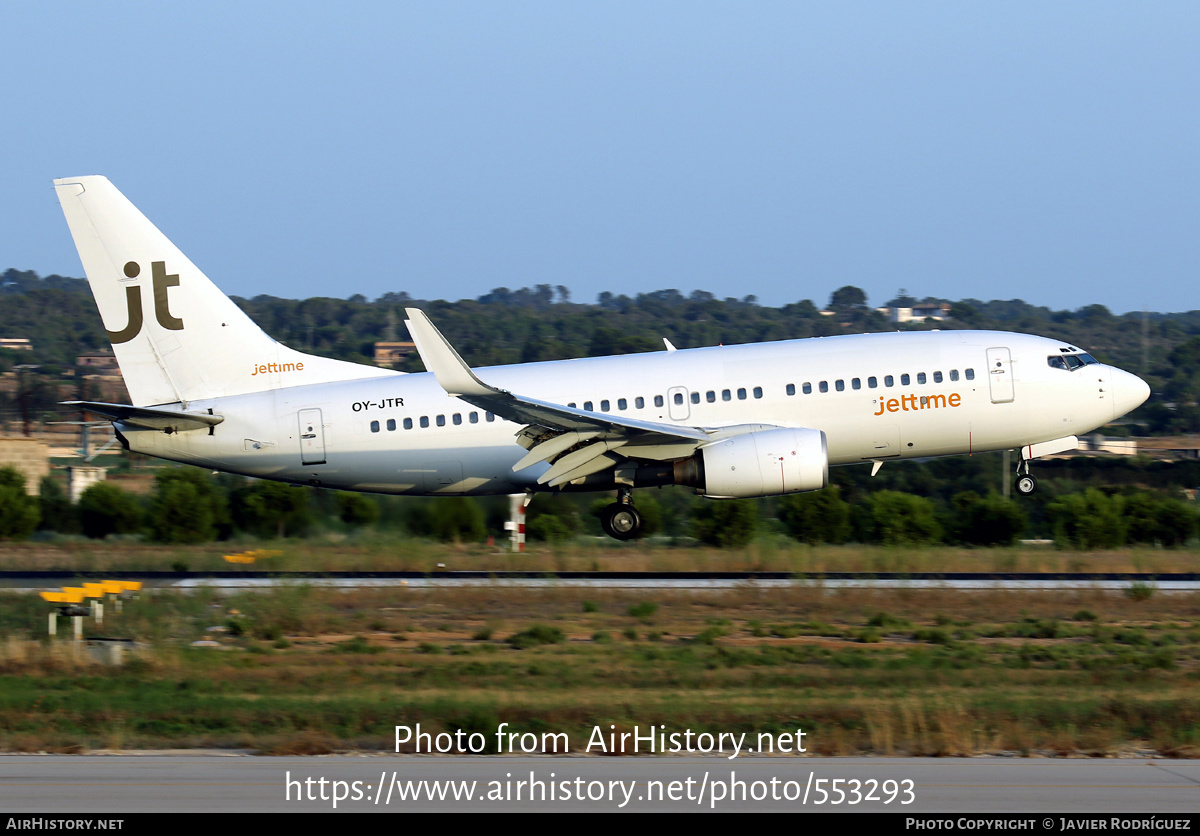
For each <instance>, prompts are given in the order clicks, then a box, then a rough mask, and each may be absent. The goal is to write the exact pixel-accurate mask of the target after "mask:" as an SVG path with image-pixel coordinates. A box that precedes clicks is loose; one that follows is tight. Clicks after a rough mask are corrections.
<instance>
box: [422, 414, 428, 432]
mask: <svg viewBox="0 0 1200 836" xmlns="http://www.w3.org/2000/svg"><path fill="white" fill-rule="evenodd" d="M428 427H429V416H428V415H422V416H421V429H426V428H428Z"/></svg>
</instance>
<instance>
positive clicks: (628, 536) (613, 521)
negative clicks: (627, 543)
mask: <svg viewBox="0 0 1200 836" xmlns="http://www.w3.org/2000/svg"><path fill="white" fill-rule="evenodd" d="M600 527H601V528H602V529H604V533H605V534H607V535H608V536H609V537H612V538H614V539H616V540H632V539H633V538H634V537H637V536H638V535H639V534H641V532H642V515H641V514H639V513H638V512H637V509H636V508H634V507H633V506H632V505H629V504H628V503H623V502H614V503H613V504H612V505H609V506H608V507H607V508H605V509H604V511H603V512H601V514H600Z"/></svg>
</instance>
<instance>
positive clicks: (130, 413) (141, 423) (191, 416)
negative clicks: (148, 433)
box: [63, 401, 225, 432]
mask: <svg viewBox="0 0 1200 836" xmlns="http://www.w3.org/2000/svg"><path fill="white" fill-rule="evenodd" d="M63 405H64V406H74V407H78V408H79V409H82V410H84V411H85V412H94V413H95V414H96V415H103V416H104V417H105V418H111V419H112V420H114V421H120V422H121V423H123V424H130V425H132V426H134V427H142V428H143V429H147V430H162V431H163V432H184V431H186V430H206V429H208V428H209V427H215V426H216V425H217V424H219V423H221V422H222V421H224V420H225V416H223V415H209V414H208V413H203V412H178V411H176V410H173V409H151V408H149V407H145V406H128V405H126V404H119V403H95V402H93V401H64V402H63Z"/></svg>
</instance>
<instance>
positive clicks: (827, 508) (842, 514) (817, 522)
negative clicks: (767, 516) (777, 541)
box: [777, 485, 851, 544]
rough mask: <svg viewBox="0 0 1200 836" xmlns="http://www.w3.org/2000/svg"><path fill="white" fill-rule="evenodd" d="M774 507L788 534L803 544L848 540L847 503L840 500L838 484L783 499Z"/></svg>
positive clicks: (848, 509) (848, 513) (848, 512)
mask: <svg viewBox="0 0 1200 836" xmlns="http://www.w3.org/2000/svg"><path fill="white" fill-rule="evenodd" d="M777 507H778V512H777V513H778V516H779V521H780V522H781V523H782V524H783V527H784V528H785V529H786V530H787V533H788V534H790V535H791V536H792V537H794V538H795V539H797V540H799V541H800V542H802V543H812V544H816V543H844V542H846V541H847V540H849V539H850V532H851V529H850V503H848V502H846V501H845V500H844V499H842V496H841V491H840V490H839V489H838V486H837V485H830V486H829V487H828V488H825V489H824V490H822V491H814V492H812V493H797V494H791V495H789V496H785V497H783V498H782V499H780V500H779V504H778V506H777Z"/></svg>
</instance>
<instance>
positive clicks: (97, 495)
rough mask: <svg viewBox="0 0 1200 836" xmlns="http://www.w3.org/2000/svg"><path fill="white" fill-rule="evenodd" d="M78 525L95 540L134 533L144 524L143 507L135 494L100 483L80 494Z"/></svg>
mask: <svg viewBox="0 0 1200 836" xmlns="http://www.w3.org/2000/svg"><path fill="white" fill-rule="evenodd" d="M79 524H80V527H81V528H82V529H83V533H84V534H85V535H87V536H88V537H91V538H93V539H102V538H104V537H107V536H108V535H110V534H134V533H136V532H137V531H140V530H141V527H142V508H141V506H140V505H139V504H138V501H137V500H136V499H135V498H134V497H133V495H132V494H129V493H126V492H125V491H123V490H121V489H120V488H118V487H117V486H116V485H110V484H108V483H107V482H97V483H96V484H94V485H92V486H91V487H90V488H88V489H87V490H86V491H84V492H83V495H82V496H81V497H79Z"/></svg>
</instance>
